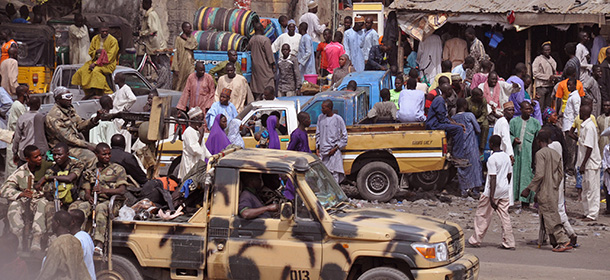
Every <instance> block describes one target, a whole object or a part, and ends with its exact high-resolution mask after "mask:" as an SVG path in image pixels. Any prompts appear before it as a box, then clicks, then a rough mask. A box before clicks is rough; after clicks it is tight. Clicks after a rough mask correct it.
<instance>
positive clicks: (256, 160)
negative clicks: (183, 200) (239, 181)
mask: <svg viewBox="0 0 610 280" xmlns="http://www.w3.org/2000/svg"><path fill="white" fill-rule="evenodd" d="M297 160H299V161H303V160H305V161H306V162H307V163H308V164H311V163H313V162H316V161H318V157H317V156H315V155H314V154H312V153H304V152H295V151H288V150H275V149H244V150H237V151H235V152H232V153H230V154H228V155H226V156H224V157H223V158H222V159H220V160H219V162H218V164H217V165H216V166H218V167H231V168H235V167H239V168H244V169H254V170H265V171H272V172H285V173H292V172H293V171H294V165H295V163H296V162H297Z"/></svg>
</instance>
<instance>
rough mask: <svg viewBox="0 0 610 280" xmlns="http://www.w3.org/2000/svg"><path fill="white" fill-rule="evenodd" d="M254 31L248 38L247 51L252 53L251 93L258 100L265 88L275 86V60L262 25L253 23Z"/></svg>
mask: <svg viewBox="0 0 610 280" xmlns="http://www.w3.org/2000/svg"><path fill="white" fill-rule="evenodd" d="M254 30H255V32H256V33H255V35H254V36H252V38H250V41H249V42H248V49H250V51H251V52H252V93H253V94H254V98H255V99H256V100H260V99H261V98H262V94H263V92H264V91H265V87H268V86H274V84H275V81H274V80H273V79H274V75H273V73H274V72H275V58H274V57H273V51H272V49H271V41H269V38H267V36H265V28H264V27H263V25H262V24H261V23H260V22H255V23H254Z"/></svg>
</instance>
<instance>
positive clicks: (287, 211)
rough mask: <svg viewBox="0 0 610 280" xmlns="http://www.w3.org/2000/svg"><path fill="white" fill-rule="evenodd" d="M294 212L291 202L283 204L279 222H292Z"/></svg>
mask: <svg viewBox="0 0 610 280" xmlns="http://www.w3.org/2000/svg"><path fill="white" fill-rule="evenodd" d="M293 216H294V211H293V210H292V202H284V203H282V206H281V207H280V220H281V221H289V220H292V218H293Z"/></svg>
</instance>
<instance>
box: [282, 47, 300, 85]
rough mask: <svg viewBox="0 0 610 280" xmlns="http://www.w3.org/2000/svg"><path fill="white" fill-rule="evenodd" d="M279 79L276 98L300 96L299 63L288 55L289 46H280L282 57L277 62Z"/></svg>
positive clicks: (292, 56)
mask: <svg viewBox="0 0 610 280" xmlns="http://www.w3.org/2000/svg"><path fill="white" fill-rule="evenodd" d="M277 66H278V67H277V68H278V74H279V79H278V83H277V92H278V96H295V95H300V94H299V91H300V90H301V74H300V72H299V62H298V61H297V58H296V57H294V55H291V54H290V45H289V44H284V45H282V57H280V59H279V61H278V62H277Z"/></svg>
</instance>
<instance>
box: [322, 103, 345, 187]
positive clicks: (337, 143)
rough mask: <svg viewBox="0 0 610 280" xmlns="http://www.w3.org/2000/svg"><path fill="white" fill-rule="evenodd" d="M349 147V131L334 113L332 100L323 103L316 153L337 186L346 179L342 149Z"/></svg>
mask: <svg viewBox="0 0 610 280" xmlns="http://www.w3.org/2000/svg"><path fill="white" fill-rule="evenodd" d="M345 146H347V129H346V128H345V121H343V119H342V118H341V116H339V115H337V114H334V113H333V102H332V101H331V100H330V99H327V100H325V101H324V102H322V114H320V115H319V116H318V126H317V127H316V152H317V154H318V156H319V157H320V158H321V159H322V163H324V165H326V168H328V170H329V171H330V173H331V174H333V177H334V178H335V180H336V181H337V184H339V183H341V181H343V179H344V178H345V171H343V157H342V156H341V149H344V148H345Z"/></svg>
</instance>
